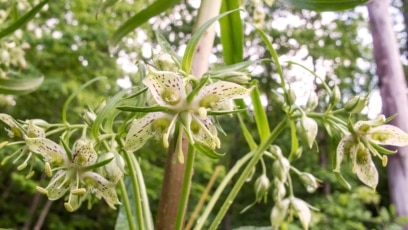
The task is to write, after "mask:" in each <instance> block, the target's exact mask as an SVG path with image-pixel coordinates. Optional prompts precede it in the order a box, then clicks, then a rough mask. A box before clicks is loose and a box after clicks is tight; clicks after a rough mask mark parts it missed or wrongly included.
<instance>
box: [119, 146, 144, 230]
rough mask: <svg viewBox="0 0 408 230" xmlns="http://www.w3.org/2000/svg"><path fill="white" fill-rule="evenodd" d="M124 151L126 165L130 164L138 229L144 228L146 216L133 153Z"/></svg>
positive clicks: (129, 169)
mask: <svg viewBox="0 0 408 230" xmlns="http://www.w3.org/2000/svg"><path fill="white" fill-rule="evenodd" d="M123 152H124V154H123V155H124V158H125V161H126V165H127V166H128V171H129V176H130V180H131V181H132V187H133V195H134V200H135V210H136V218H137V225H138V229H144V218H143V211H142V204H141V199H140V189H139V183H138V182H137V176H136V170H135V165H134V162H133V160H132V158H131V156H130V154H131V153H129V152H128V151H123ZM129 221H130V220H129Z"/></svg>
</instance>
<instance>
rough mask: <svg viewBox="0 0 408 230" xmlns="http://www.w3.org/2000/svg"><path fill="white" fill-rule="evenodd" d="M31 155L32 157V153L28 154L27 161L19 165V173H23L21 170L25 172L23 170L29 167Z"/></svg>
mask: <svg viewBox="0 0 408 230" xmlns="http://www.w3.org/2000/svg"><path fill="white" fill-rule="evenodd" d="M31 155H32V153H31V152H30V153H29V154H28V157H27V158H26V159H25V161H24V162H23V163H22V164H21V165H19V166H18V167H17V170H18V171H21V170H23V169H25V168H26V167H27V165H28V163H27V162H28V160H30V158H31Z"/></svg>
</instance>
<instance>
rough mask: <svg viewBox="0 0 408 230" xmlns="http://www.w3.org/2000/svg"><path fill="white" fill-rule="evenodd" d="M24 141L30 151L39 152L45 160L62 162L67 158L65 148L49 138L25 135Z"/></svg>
mask: <svg viewBox="0 0 408 230" xmlns="http://www.w3.org/2000/svg"><path fill="white" fill-rule="evenodd" d="M25 142H26V145H27V147H28V148H29V149H30V151H32V152H35V153H38V154H41V155H42V156H43V157H44V159H45V161H48V162H55V163H57V164H62V163H64V161H65V160H67V155H66V153H65V150H64V149H63V148H61V146H60V145H58V144H57V143H55V142H53V141H52V140H50V139H46V138H29V137H25Z"/></svg>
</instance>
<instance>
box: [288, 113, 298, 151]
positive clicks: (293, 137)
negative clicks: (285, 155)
mask: <svg viewBox="0 0 408 230" xmlns="http://www.w3.org/2000/svg"><path fill="white" fill-rule="evenodd" d="M290 136H291V147H290V154H289V158H293V157H294V156H295V155H296V153H297V151H298V148H299V141H298V138H297V134H296V124H295V122H294V121H293V120H291V121H290Z"/></svg>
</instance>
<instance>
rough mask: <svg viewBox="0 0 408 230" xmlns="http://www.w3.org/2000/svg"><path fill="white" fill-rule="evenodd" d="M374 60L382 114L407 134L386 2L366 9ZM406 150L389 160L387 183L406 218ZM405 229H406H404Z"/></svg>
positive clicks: (406, 108)
mask: <svg viewBox="0 0 408 230" xmlns="http://www.w3.org/2000/svg"><path fill="white" fill-rule="evenodd" d="M367 6H368V12H369V19H370V25H371V32H372V36H373V43H374V57H375V62H376V64H377V75H378V77H379V79H380V81H379V84H380V92H381V97H382V106H383V113H384V115H386V116H391V115H394V114H398V116H397V117H396V118H395V119H394V120H393V121H392V122H391V123H392V124H394V125H396V126H398V127H400V128H401V129H403V130H404V131H408V119H407V116H408V100H407V94H406V93H407V89H406V88H407V86H406V82H405V76H404V71H403V68H402V64H401V61H400V52H399V49H398V46H397V44H398V43H397V39H396V37H395V33H394V31H393V27H392V23H391V19H390V15H389V12H388V9H389V5H388V0H373V1H371V2H370V3H369V4H368V5H367ZM407 154H408V148H407V147H405V148H398V153H396V154H394V155H392V156H389V162H388V167H387V171H388V178H389V179H388V180H389V188H390V193H391V199H392V201H393V203H394V205H395V207H396V210H397V214H398V215H399V216H408V192H407V191H408V156H407ZM405 229H408V226H405Z"/></svg>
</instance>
